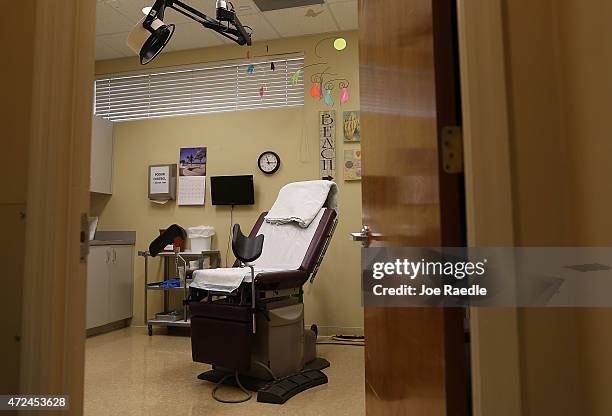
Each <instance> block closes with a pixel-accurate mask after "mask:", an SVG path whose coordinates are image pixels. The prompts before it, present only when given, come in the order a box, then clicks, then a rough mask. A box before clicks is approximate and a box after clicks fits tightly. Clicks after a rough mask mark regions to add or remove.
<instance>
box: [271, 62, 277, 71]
mask: <svg viewBox="0 0 612 416" xmlns="http://www.w3.org/2000/svg"><path fill="white" fill-rule="evenodd" d="M270 69H271V70H272V71H274V70H275V69H276V68H275V67H274V62H270Z"/></svg>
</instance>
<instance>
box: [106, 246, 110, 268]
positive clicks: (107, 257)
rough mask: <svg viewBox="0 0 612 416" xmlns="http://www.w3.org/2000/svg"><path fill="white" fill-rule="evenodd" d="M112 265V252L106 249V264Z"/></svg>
mask: <svg viewBox="0 0 612 416" xmlns="http://www.w3.org/2000/svg"><path fill="white" fill-rule="evenodd" d="M109 263H110V250H109V249H106V264H109Z"/></svg>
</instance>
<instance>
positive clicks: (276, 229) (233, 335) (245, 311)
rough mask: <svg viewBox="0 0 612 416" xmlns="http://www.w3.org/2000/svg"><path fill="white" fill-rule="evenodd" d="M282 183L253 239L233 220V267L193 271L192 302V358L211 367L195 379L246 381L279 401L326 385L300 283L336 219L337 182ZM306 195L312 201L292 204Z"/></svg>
mask: <svg viewBox="0 0 612 416" xmlns="http://www.w3.org/2000/svg"><path fill="white" fill-rule="evenodd" d="M285 188H287V189H285ZM285 188H283V189H282V190H281V193H279V198H278V199H277V201H276V203H275V205H274V206H273V207H272V209H271V210H270V213H263V214H261V215H260V216H259V219H258V220H257V222H256V223H255V225H254V226H253V228H252V230H251V232H250V234H249V236H248V237H246V236H244V235H242V232H241V230H240V227H239V226H238V225H235V226H234V229H233V233H232V249H233V252H234V254H235V256H236V258H237V260H236V262H235V263H234V265H233V267H231V268H225V269H223V268H221V269H207V270H197V271H195V272H194V275H193V281H192V283H191V284H190V298H191V302H190V303H189V307H190V311H191V344H192V357H193V360H194V361H196V362H202V363H207V364H211V365H212V366H213V368H212V370H210V371H207V372H204V373H202V374H200V375H199V376H198V378H200V379H202V380H206V381H210V382H214V383H217V386H216V387H215V391H216V389H217V388H218V387H219V386H220V385H221V384H222V383H224V382H227V383H228V384H233V385H237V386H238V387H241V388H243V390H245V388H244V387H243V386H245V387H246V389H248V390H251V391H257V392H258V394H257V400H258V401H260V402H267V403H277V404H281V403H284V402H285V401H286V400H288V399H289V398H291V397H292V396H293V395H295V394H297V393H299V392H301V391H303V390H306V389H308V388H311V387H314V386H317V385H320V384H324V383H327V377H326V376H325V374H324V373H323V372H322V371H321V370H322V369H324V368H326V367H328V366H329V365H330V364H329V362H328V361H327V360H325V359H322V358H317V356H316V338H317V330H316V326H314V325H313V326H312V327H311V329H305V328H304V303H303V290H302V286H303V285H304V284H305V283H306V282H308V281H310V282H312V281H313V280H314V278H315V276H316V274H317V271H318V269H319V265H320V264H321V262H322V260H323V257H324V255H325V252H326V250H327V247H328V245H329V243H330V240H331V238H332V235H333V232H334V229H335V227H336V224H337V220H338V216H337V202H336V201H337V195H336V194H337V187H336V185H335V184H334V183H333V182H328V181H310V182H298V183H294V184H289V185H287V186H286V187H285ZM311 189H312V190H313V191H312V192H313V193H315V194H316V195H315V196H314V197H311V196H310V195H309V194H308V193H309V192H311ZM305 195H308V203H307V204H306V205H309V206H307V207H305V208H304V207H302V206H301V205H299V204H298V205H299V206H298V205H295V204H294V202H295V200H296V198H297V200H298V201H299V199H300V198H304V196H305ZM287 201H289V203H288V205H287V204H284V202H287ZM279 206H280V207H281V208H280V209H279V208H278V207H279ZM304 209H305V210H306V211H304ZM298 211H299V212H298ZM275 212H277V213H279V214H280V220H279V218H278V217H274V215H273V214H274V213H275ZM215 391H214V392H213V396H214V393H215ZM215 398H216V396H215ZM217 400H219V399H218V398H217ZM220 401H223V400H220Z"/></svg>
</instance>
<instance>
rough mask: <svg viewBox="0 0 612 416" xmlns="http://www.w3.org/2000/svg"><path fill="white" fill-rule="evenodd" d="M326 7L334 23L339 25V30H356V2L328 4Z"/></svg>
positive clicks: (352, 0) (351, 0) (353, 0)
mask: <svg viewBox="0 0 612 416" xmlns="http://www.w3.org/2000/svg"><path fill="white" fill-rule="evenodd" d="M327 7H329V9H330V10H331V12H332V14H333V16H334V18H335V19H336V22H338V24H339V25H340V30H355V29H357V21H358V17H357V16H358V11H357V0H349V1H342V2H336V3H330V4H328V5H327Z"/></svg>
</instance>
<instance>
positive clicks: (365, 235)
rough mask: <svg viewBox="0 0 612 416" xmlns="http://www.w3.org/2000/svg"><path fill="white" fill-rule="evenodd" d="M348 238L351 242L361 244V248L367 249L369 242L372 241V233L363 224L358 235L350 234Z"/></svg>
mask: <svg viewBox="0 0 612 416" xmlns="http://www.w3.org/2000/svg"><path fill="white" fill-rule="evenodd" d="M349 238H350V239H351V240H352V241H359V242H361V245H362V246H363V247H369V246H370V242H371V241H372V231H371V230H370V227H368V225H367V224H365V225H364V226H363V227H362V228H361V231H359V232H358V233H350V234H349Z"/></svg>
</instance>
